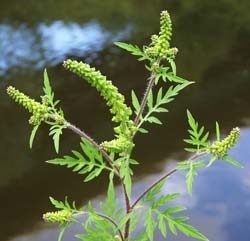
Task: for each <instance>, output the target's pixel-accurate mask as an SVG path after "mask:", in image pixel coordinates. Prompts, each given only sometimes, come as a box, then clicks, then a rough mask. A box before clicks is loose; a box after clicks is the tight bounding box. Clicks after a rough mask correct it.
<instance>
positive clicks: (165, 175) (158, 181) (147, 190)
mask: <svg viewBox="0 0 250 241" xmlns="http://www.w3.org/2000/svg"><path fill="white" fill-rule="evenodd" d="M176 171H177V168H174V169H172V170H171V171H169V172H167V173H166V174H164V175H163V176H162V177H161V178H159V179H158V180H157V181H155V182H154V183H153V184H152V185H151V186H149V187H148V188H147V189H146V190H145V191H144V192H143V193H142V194H140V196H139V197H138V198H137V199H136V200H135V202H134V203H133V204H132V205H131V210H132V209H134V207H135V206H136V205H137V203H138V202H140V201H141V199H142V198H143V197H144V196H145V195H146V194H147V193H148V192H149V191H150V190H151V189H153V188H154V187H155V186H156V185H157V184H159V183H160V182H161V181H163V180H164V179H165V178H167V177H169V176H171V175H172V174H173V173H175V172H176Z"/></svg>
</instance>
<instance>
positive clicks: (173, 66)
mask: <svg viewBox="0 0 250 241" xmlns="http://www.w3.org/2000/svg"><path fill="white" fill-rule="evenodd" d="M169 62H170V65H171V68H172V71H173V74H174V75H176V65H175V62H174V60H172V59H170V61H169Z"/></svg>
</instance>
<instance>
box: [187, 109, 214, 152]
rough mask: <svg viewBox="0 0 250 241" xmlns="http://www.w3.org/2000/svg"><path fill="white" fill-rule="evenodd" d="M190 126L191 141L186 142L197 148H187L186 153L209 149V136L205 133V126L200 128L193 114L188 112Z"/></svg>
mask: <svg viewBox="0 0 250 241" xmlns="http://www.w3.org/2000/svg"><path fill="white" fill-rule="evenodd" d="M187 116H188V124H189V126H190V129H189V130H188V132H189V134H190V135H189V139H185V140H184V141H185V142H186V143H188V144H190V145H191V146H194V147H195V148H185V150H186V151H190V152H199V151H203V150H206V149H207V147H208V143H207V139H208V136H209V133H208V132H205V130H204V126H202V127H199V123H198V122H197V121H196V120H195V119H194V117H193V116H192V114H191V113H190V112H189V110H187Z"/></svg>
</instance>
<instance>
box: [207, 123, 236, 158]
mask: <svg viewBox="0 0 250 241" xmlns="http://www.w3.org/2000/svg"><path fill="white" fill-rule="evenodd" d="M239 137H240V128H238V127H235V128H233V129H232V130H231V132H230V133H229V135H228V136H227V137H226V138H224V139H223V140H221V141H216V142H215V143H213V144H212V145H211V147H210V150H209V151H210V153H211V154H212V155H215V156H217V157H219V158H222V157H223V156H225V155H226V154H227V152H228V151H229V149H230V148H232V147H233V146H234V145H235V144H236V143H237V141H238V139H239Z"/></svg>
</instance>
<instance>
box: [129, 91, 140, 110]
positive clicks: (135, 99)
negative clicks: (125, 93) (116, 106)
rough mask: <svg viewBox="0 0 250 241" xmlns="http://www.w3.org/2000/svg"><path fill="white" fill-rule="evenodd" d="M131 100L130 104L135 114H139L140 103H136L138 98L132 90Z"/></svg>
mask: <svg viewBox="0 0 250 241" xmlns="http://www.w3.org/2000/svg"><path fill="white" fill-rule="evenodd" d="M131 98H132V104H133V106H134V108H135V113H136V114H137V113H139V110H140V103H139V101H138V98H137V96H136V94H135V92H134V90H132V91H131Z"/></svg>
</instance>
